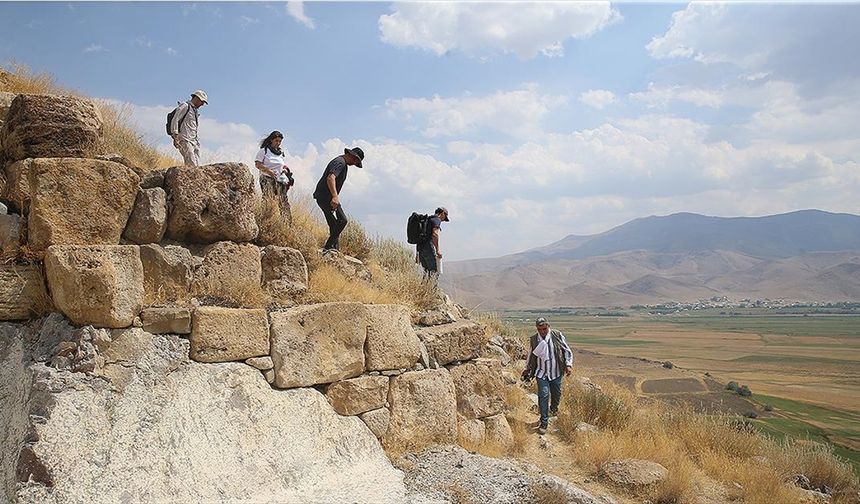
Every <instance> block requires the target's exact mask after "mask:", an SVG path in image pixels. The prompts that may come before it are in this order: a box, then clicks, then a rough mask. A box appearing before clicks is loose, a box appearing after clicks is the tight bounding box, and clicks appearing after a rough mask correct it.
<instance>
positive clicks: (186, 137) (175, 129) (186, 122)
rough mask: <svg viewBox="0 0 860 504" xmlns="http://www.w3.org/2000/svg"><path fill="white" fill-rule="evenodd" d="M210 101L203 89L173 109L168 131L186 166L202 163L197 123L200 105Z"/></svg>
mask: <svg viewBox="0 0 860 504" xmlns="http://www.w3.org/2000/svg"><path fill="white" fill-rule="evenodd" d="M207 103H209V98H208V97H207V96H206V92H205V91H203V90H202V89H198V90H197V91H195V92H193V93H191V99H190V100H188V101H187V102H185V103H180V104H179V105H178V106H177V107H176V110H174V111H173V117H172V118H171V120H170V124H169V127H168V132H169V133H170V136H171V137H172V138H173V146H174V147H176V148H177V149H179V152H180V154H182V160H183V161H184V162H185V166H199V165H200V140H198V139H197V124H198V121H199V119H200V107H202V106H203V105H206V104H207Z"/></svg>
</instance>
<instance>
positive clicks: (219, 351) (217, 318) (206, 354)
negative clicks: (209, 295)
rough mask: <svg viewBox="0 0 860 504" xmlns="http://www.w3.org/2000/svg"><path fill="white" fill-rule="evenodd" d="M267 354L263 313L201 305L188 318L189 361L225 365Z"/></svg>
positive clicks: (264, 316)
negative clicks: (225, 363) (189, 333)
mask: <svg viewBox="0 0 860 504" xmlns="http://www.w3.org/2000/svg"><path fill="white" fill-rule="evenodd" d="M268 353H269V323H268V319H267V317H266V310H261V309H241V308H222V307H218V306H201V307H199V308H197V309H196V310H194V313H193V314H192V315H191V358H192V359H194V360H196V361H200V362H227V361H237V360H245V359H248V358H250V357H259V356H262V355H266V354H268Z"/></svg>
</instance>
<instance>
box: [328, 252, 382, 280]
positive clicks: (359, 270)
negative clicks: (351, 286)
mask: <svg viewBox="0 0 860 504" xmlns="http://www.w3.org/2000/svg"><path fill="white" fill-rule="evenodd" d="M322 259H323V262H324V263H325V264H328V265H330V266H331V267H333V268H334V269H336V270H338V271H340V272H341V274H343V276H345V277H346V278H348V279H350V280H363V281H365V282H369V281H370V279H371V278H373V274H372V273H371V272H370V270H369V269H368V268H367V266H366V265H365V264H364V263H363V262H361V260H360V259H356V258H355V257H352V256H348V255H346V254H342V253H340V252H332V253H329V254H326V255H324V256H323V258H322Z"/></svg>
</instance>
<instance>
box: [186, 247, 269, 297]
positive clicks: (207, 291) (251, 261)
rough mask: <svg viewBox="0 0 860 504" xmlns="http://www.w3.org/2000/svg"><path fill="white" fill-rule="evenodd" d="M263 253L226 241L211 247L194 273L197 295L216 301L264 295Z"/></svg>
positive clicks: (194, 285) (194, 288) (194, 290)
mask: <svg viewBox="0 0 860 504" xmlns="http://www.w3.org/2000/svg"><path fill="white" fill-rule="evenodd" d="M261 277H262V271H261V269H260V249H259V248H257V246H256V245H253V244H250V243H233V242H229V241H222V242H218V243H215V244H213V245H210V246H209V247H207V249H206V254H205V255H204V256H203V264H202V265H201V266H200V267H199V268H197V270H196V271H195V272H194V284H193V288H192V290H193V292H194V293H195V294H196V295H197V296H203V297H211V298H215V299H228V300H229V299H235V298H236V297H237V296H241V293H249V294H250V295H254V294H253V293H260V292H261V287H260V279H261Z"/></svg>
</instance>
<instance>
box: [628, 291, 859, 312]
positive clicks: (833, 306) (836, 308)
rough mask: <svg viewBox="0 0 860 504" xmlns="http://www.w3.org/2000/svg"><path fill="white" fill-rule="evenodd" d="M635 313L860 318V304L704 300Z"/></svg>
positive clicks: (645, 307) (641, 307) (672, 303)
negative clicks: (756, 311) (753, 311)
mask: <svg viewBox="0 0 860 504" xmlns="http://www.w3.org/2000/svg"><path fill="white" fill-rule="evenodd" d="M630 308H631V309H634V310H644V311H648V312H649V313H651V314H653V315H660V314H670V313H681V312H686V311H697V310H714V309H722V310H724V311H720V315H739V314H740V313H737V312H734V311H731V310H743V309H751V308H754V309H760V310H775V311H777V312H778V313H781V314H786V315H790V314H797V315H807V314H860V303H858V302H848V301H844V302H832V301H831V302H828V301H813V302H809V301H804V302H801V301H792V300H788V299H767V298H766V299H748V298H747V299H741V300H734V299H729V298H728V297H726V296H714V297H712V298H710V299H700V300H698V301H694V302H678V301H669V302H664V303H660V304H654V305H650V304H648V305H635V306H631V307H630Z"/></svg>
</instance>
